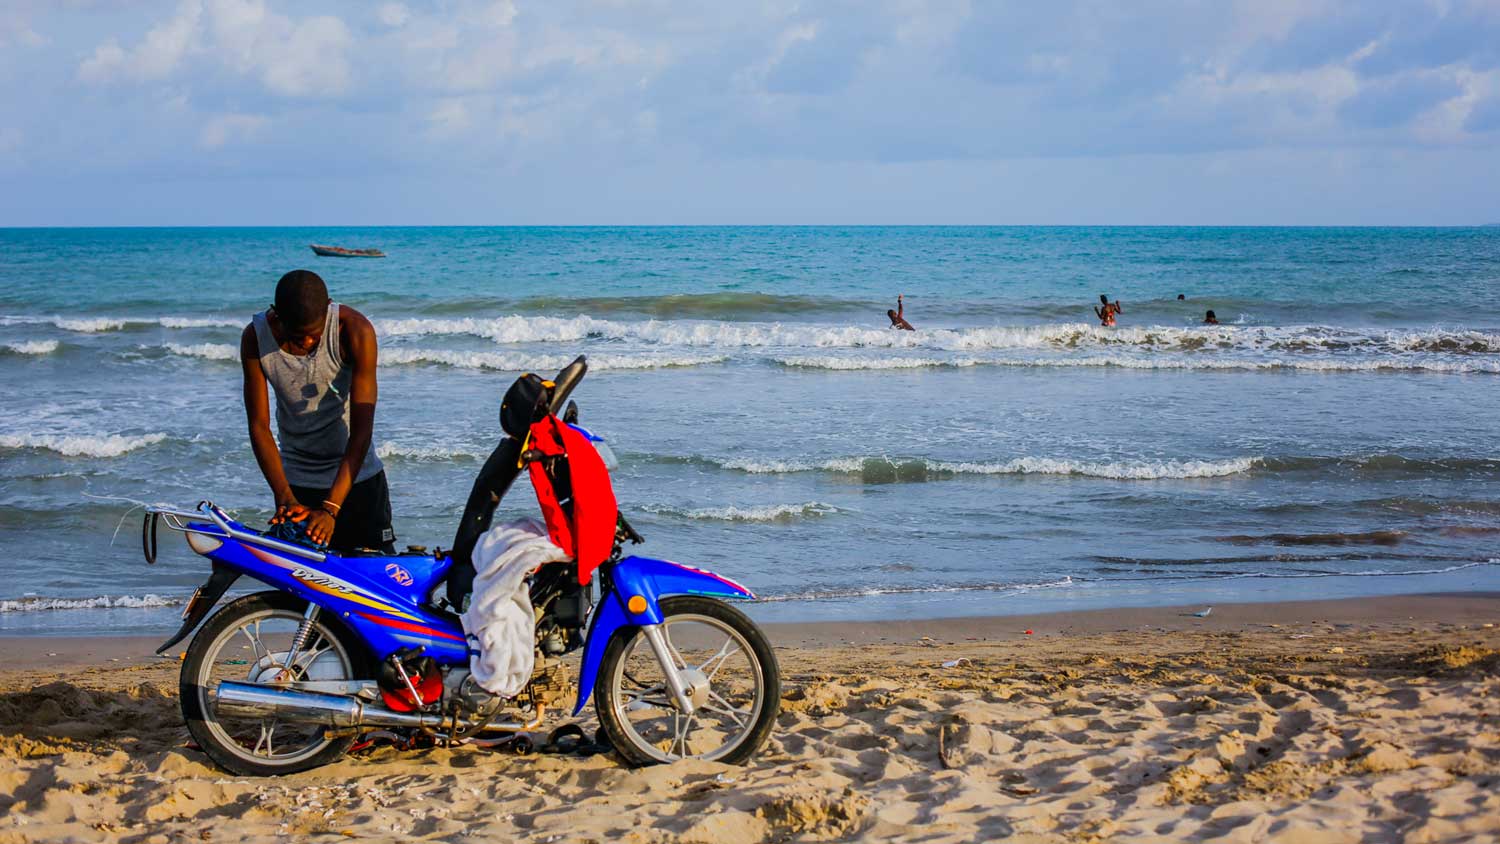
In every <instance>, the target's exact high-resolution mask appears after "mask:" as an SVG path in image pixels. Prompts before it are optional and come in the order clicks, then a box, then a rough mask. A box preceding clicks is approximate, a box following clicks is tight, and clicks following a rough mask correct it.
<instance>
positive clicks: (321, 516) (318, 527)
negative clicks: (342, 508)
mask: <svg viewBox="0 0 1500 844" xmlns="http://www.w3.org/2000/svg"><path fill="white" fill-rule="evenodd" d="M335 520H336V519H335V517H334V515H333V514H332V513H330V512H328V511H327V510H308V511H307V538H308V539H311V540H312V541H313V544H314V545H327V544H328V540H330V539H332V538H333V523H334V521H335Z"/></svg>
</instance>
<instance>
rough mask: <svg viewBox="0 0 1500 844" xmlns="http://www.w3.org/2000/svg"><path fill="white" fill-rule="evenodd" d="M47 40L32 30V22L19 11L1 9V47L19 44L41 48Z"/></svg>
mask: <svg viewBox="0 0 1500 844" xmlns="http://www.w3.org/2000/svg"><path fill="white" fill-rule="evenodd" d="M46 43H47V39H46V38H44V37H43V36H42V35H40V34H39V33H38V32H37V31H36V30H34V29H32V28H31V22H30V21H29V20H27V18H26V17H25V15H24V14H23V13H22V12H21V10H19V9H9V10H5V9H0V47H5V46H9V45H10V44H18V45H20V46H22V47H40V46H42V45H44V44H46Z"/></svg>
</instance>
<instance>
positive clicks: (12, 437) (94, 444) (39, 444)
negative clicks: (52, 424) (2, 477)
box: [0, 434, 167, 457]
mask: <svg viewBox="0 0 1500 844" xmlns="http://www.w3.org/2000/svg"><path fill="white" fill-rule="evenodd" d="M166 438H167V435H166V434H144V435H142V436H137V437H127V436H122V435H120V434H110V435H108V436H65V435H57V434H0V448H5V449H18V448H34V449H44V450H46V451H53V452H56V453H58V454H61V455H63V456H64V457H119V456H121V455H123V454H127V453H129V452H132V451H135V450H136V449H138V448H145V447H146V446H149V445H155V444H156V443H159V442H161V441H162V440H164V439H166Z"/></svg>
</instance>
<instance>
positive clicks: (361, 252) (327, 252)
mask: <svg viewBox="0 0 1500 844" xmlns="http://www.w3.org/2000/svg"><path fill="white" fill-rule="evenodd" d="M308 246H309V247H311V248H312V251H313V252H314V253H315V254H318V255H322V256H323V257H325V258H384V257H385V253H384V252H381V251H380V250H379V249H345V248H344V247H342V246H319V245H318V244H316V243H309V244H308Z"/></svg>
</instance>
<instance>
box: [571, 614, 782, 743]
mask: <svg viewBox="0 0 1500 844" xmlns="http://www.w3.org/2000/svg"><path fill="white" fill-rule="evenodd" d="M661 613H662V617H663V624H662V625H661V626H662V632H663V635H664V636H665V640H666V644H667V650H668V651H669V653H670V654H671V658H672V660H673V662H675V663H676V667H677V671H678V673H679V675H680V676H681V677H682V678H683V681H684V686H685V687H686V688H687V690H688V695H689V697H691V698H692V700H693V711H692V712H691V713H689V714H684V713H683V711H682V709H681V708H680V707H679V706H678V705H677V702H676V701H675V700H673V697H672V693H671V692H670V691H669V690H668V688H667V684H666V675H665V673H664V672H663V670H662V665H661V663H660V662H659V661H658V660H657V657H656V654H655V652H654V651H653V649H652V647H651V645H650V643H649V642H648V641H647V638H646V635H645V631H644V630H643V629H642V628H640V627H624V628H621V629H620V630H618V631H616V633H615V635H614V637H613V638H612V639H611V640H610V643H609V645H608V647H607V648H605V651H604V659H603V660H602V661H601V664H600V666H599V689H598V692H597V695H596V697H595V699H594V706H595V709H596V710H597V711H598V713H599V725H600V727H601V728H602V729H603V730H604V734H605V735H606V736H607V737H608V738H609V740H610V743H611V744H613V745H614V748H615V750H616V752H618V753H619V754H620V756H621V757H622V758H624V760H625V761H626V762H628V763H630V764H632V765H650V764H656V763H661V762H673V761H676V760H678V759H706V760H710V761H717V762H725V763H728V764H732V765H739V764H743V763H745V762H746V761H748V760H749V759H750V757H751V756H753V755H754V754H755V752H756V751H758V750H760V748H761V746H762V745H764V744H765V743H766V739H767V738H769V737H770V734H771V729H772V727H774V726H775V723H776V715H777V713H778V712H779V711H780V709H781V670H780V668H779V666H778V665H777V664H776V653H775V651H773V650H772V648H771V643H770V642H769V641H767V640H766V637H765V634H764V633H762V632H761V631H760V628H758V627H756V626H755V623H754V622H752V621H751V620H750V619H749V618H748V617H746V615H745V614H744V613H742V612H740V611H739V610H737V609H735V608H734V607H731V606H729V605H728V604H726V603H724V602H722V601H716V600H714V599H712V598H702V597H695V596H676V597H671V598H664V599H662V601H661Z"/></svg>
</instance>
